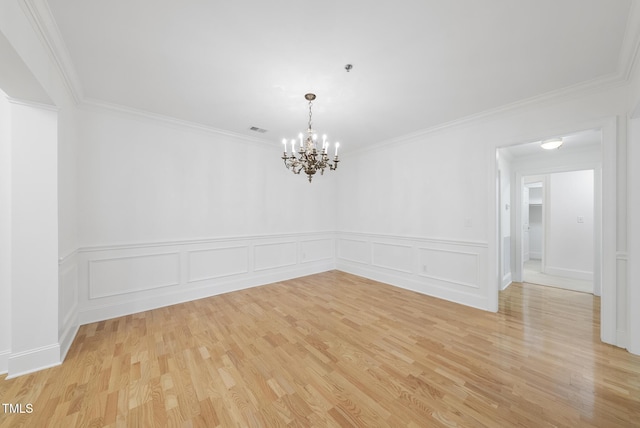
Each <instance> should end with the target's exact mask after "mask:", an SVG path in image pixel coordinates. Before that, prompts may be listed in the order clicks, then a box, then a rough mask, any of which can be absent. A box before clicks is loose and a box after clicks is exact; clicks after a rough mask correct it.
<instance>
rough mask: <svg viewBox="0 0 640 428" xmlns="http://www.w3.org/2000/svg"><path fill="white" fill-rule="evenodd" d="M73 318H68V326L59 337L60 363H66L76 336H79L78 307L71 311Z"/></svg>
mask: <svg viewBox="0 0 640 428" xmlns="http://www.w3.org/2000/svg"><path fill="white" fill-rule="evenodd" d="M71 313H72V316H70V317H69V318H68V322H67V325H66V326H64V328H63V329H62V333H61V334H60V337H59V339H58V340H59V343H60V361H64V359H65V358H66V357H67V352H69V348H71V344H72V343H73V340H74V339H75V338H76V334H78V328H79V327H80V326H79V325H78V307H77V305H76V306H74V307H73V309H72V310H71Z"/></svg>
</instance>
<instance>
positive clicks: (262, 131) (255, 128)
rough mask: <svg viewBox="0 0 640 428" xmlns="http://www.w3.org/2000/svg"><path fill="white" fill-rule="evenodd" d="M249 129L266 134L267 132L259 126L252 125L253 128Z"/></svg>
mask: <svg viewBox="0 0 640 428" xmlns="http://www.w3.org/2000/svg"><path fill="white" fill-rule="evenodd" d="M249 130H250V131H253V132H259V133H261V134H264V133H265V132H267V130H266V129H262V128H258V127H257V126H252V127H251V128H249Z"/></svg>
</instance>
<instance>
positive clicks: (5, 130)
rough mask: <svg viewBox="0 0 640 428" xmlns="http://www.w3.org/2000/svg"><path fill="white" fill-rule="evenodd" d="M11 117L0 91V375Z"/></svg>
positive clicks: (7, 318)
mask: <svg viewBox="0 0 640 428" xmlns="http://www.w3.org/2000/svg"><path fill="white" fill-rule="evenodd" d="M10 123H11V116H10V107H9V102H8V101H7V99H6V96H5V94H4V92H2V91H1V90H0V373H6V372H7V370H8V369H7V367H8V360H9V354H10V353H11V127H10Z"/></svg>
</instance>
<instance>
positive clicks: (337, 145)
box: [336, 143, 340, 157]
mask: <svg viewBox="0 0 640 428" xmlns="http://www.w3.org/2000/svg"><path fill="white" fill-rule="evenodd" d="M338 147H340V143H336V157H338Z"/></svg>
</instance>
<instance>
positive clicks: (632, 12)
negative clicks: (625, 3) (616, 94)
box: [618, 1, 640, 81]
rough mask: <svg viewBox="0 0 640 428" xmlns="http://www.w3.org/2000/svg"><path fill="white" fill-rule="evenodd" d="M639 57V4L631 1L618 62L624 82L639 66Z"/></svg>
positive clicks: (630, 77) (629, 78)
mask: <svg viewBox="0 0 640 428" xmlns="http://www.w3.org/2000/svg"><path fill="white" fill-rule="evenodd" d="M639 56H640V2H638V1H632V2H631V7H630V8H629V15H628V16H627V25H626V28H625V33H624V39H623V41H622V47H621V48H620V61H619V66H618V69H619V70H620V72H621V73H622V75H623V76H624V80H625V81H630V80H631V79H632V77H633V75H634V71H635V69H636V68H637V67H638V66H640V65H639V64H638V57H639Z"/></svg>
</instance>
